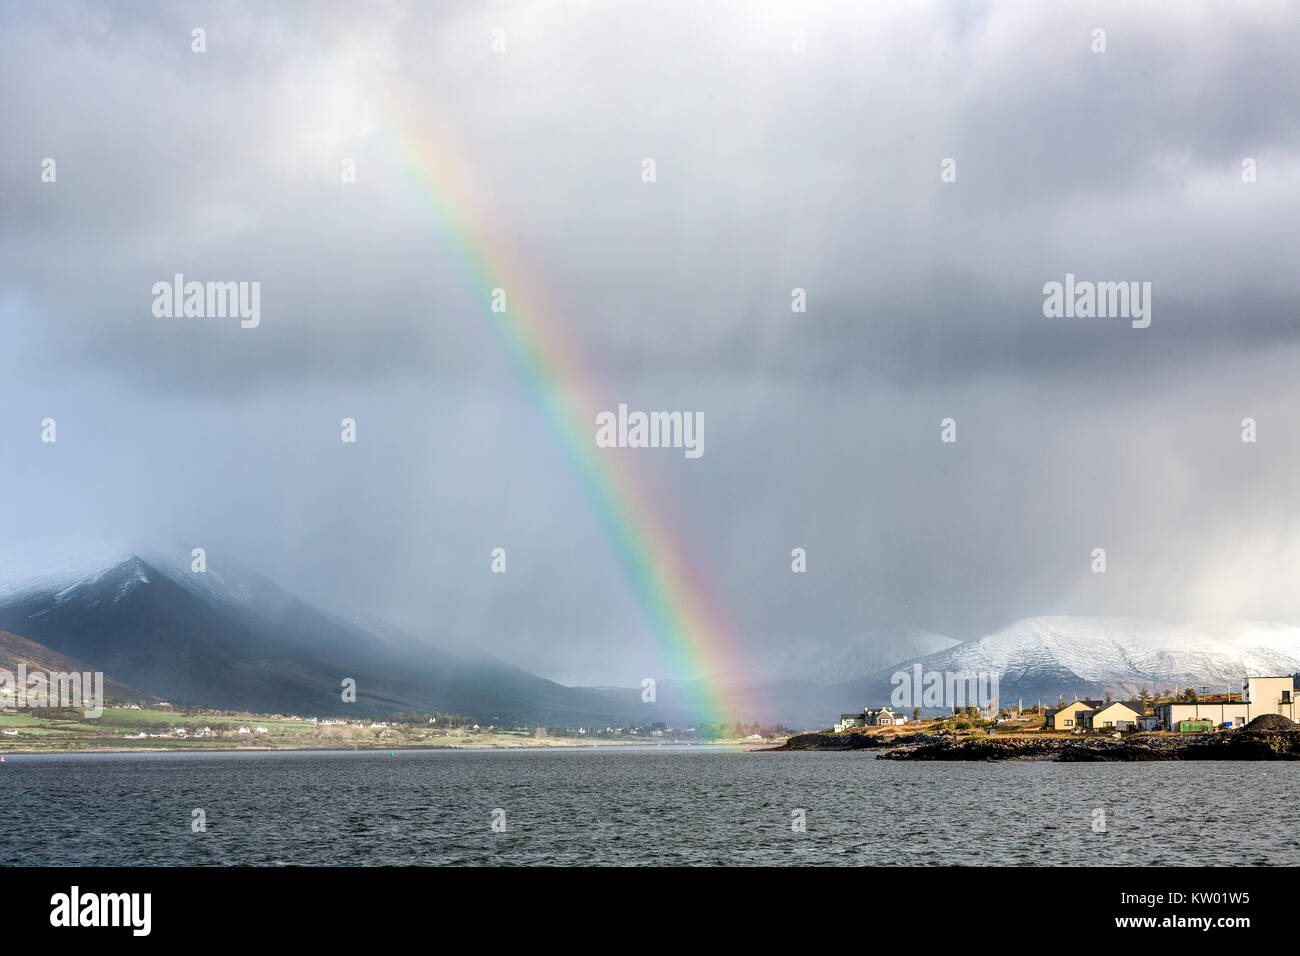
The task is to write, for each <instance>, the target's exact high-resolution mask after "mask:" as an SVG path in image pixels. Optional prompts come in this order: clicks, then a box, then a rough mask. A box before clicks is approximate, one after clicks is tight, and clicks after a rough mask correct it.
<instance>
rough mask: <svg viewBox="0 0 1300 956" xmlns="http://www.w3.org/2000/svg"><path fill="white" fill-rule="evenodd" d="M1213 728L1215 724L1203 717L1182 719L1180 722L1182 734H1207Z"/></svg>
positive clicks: (1179, 727)
mask: <svg viewBox="0 0 1300 956" xmlns="http://www.w3.org/2000/svg"><path fill="white" fill-rule="evenodd" d="M1213 729H1214V724H1213V723H1211V722H1210V721H1208V720H1205V719H1203V718H1197V719H1193V720H1180V721H1179V722H1178V732H1179V733H1180V734H1207V733H1209V732H1210V731H1211V730H1213Z"/></svg>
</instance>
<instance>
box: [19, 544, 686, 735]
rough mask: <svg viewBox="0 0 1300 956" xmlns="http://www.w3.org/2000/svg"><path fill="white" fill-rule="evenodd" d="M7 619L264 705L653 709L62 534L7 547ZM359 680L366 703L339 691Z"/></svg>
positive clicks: (577, 719) (95, 657)
mask: <svg viewBox="0 0 1300 956" xmlns="http://www.w3.org/2000/svg"><path fill="white" fill-rule="evenodd" d="M0 629H3V630H7V631H12V632H13V633H15V634H18V635H21V636H22V637H25V638H27V639H28V640H30V641H34V642H36V643H37V644H40V645H44V646H45V647H46V648H48V649H50V650H51V651H53V652H54V653H57V654H62V655H66V656H68V657H73V658H77V659H78V660H80V661H84V662H86V663H87V664H89V665H91V666H93V667H94V668H95V669H98V670H103V671H104V672H105V673H106V674H111V675H113V676H114V677H115V678H116V679H117V680H119V681H122V682H124V683H126V684H129V685H131V686H133V687H137V688H140V689H141V690H143V691H145V692H148V693H151V694H154V695H157V696H158V697H161V698H164V699H167V700H169V701H171V702H172V703H193V704H202V705H205V706H210V707H216V708H222V709H240V710H249V711H254V712H260V713H307V714H338V713H345V712H350V711H352V710H355V711H356V712H357V713H358V715H363V716H378V715H384V714H389V713H393V712H395V711H405V710H414V711H422V712H428V711H438V712H442V713H457V714H464V715H467V716H472V717H474V718H476V719H478V720H481V721H485V722H494V723H497V724H505V723H512V722H515V721H521V722H540V723H546V724H553V725H575V726H576V725H581V724H596V723H600V724H602V726H603V725H604V724H605V723H612V724H620V723H623V724H625V723H628V722H630V721H632V720H637V721H639V722H642V723H646V722H649V720H652V719H666V718H648V717H647V714H646V712H645V710H644V705H642V704H641V703H640V695H639V691H637V692H634V691H632V690H627V691H618V690H585V689H583V688H573V687H565V686H564V685H562V684H557V683H555V682H554V681H549V680H545V679H543V678H540V677H536V676H534V675H532V674H529V673H527V672H526V671H523V670H520V669H519V668H517V667H512V666H511V665H509V664H506V663H505V662H503V661H501V660H499V659H498V658H496V657H493V656H492V655H491V654H488V653H486V652H483V651H477V650H470V649H463V648H452V647H448V646H442V645H439V644H436V643H434V642H433V641H429V640H423V639H420V638H417V637H413V636H412V635H409V634H406V633H404V632H403V631H400V630H398V629H397V628H394V627H391V626H388V625H385V624H383V623H381V622H366V621H361V620H347V619H344V618H342V617H339V616H337V615H333V614H330V613H327V612H326V611H323V610H321V609H320V608H317V607H314V606H313V605H311V604H308V603H306V602H304V601H302V600H299V599H298V598H296V597H294V596H293V595H291V594H289V593H288V592H286V591H284V590H283V589H281V588H280V587H278V586H277V585H275V584H274V583H272V582H271V581H269V580H267V579H266V578H264V577H263V576H262V575H260V574H258V573H257V572H255V571H252V570H251V569H248V568H245V567H240V566H237V565H234V564H232V563H231V562H228V561H225V560H223V559H220V558H217V559H210V560H209V563H208V569H207V571H206V572H205V573H196V572H194V571H192V570H191V569H190V564H189V556H188V554H184V553H182V554H181V555H180V556H179V557H168V556H158V555H151V556H150V557H148V558H145V557H142V556H140V555H139V554H137V553H135V552H133V551H123V550H119V549H116V548H111V547H110V548H101V547H98V546H91V547H87V546H81V545H62V544H60V545H56V546H54V547H52V548H51V547H45V548H42V549H39V550H32V551H29V552H26V553H9V554H6V555H0ZM345 678H352V679H353V680H355V681H356V693H357V700H356V703H355V704H344V703H343V702H342V698H341V692H342V682H343V680H344V679H345Z"/></svg>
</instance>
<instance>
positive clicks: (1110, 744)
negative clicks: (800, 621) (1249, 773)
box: [766, 715, 1300, 763]
mask: <svg viewBox="0 0 1300 956" xmlns="http://www.w3.org/2000/svg"><path fill="white" fill-rule="evenodd" d="M1269 716H1270V717H1271V716H1273V715H1269ZM1280 719H1281V720H1282V721H1285V722H1286V723H1288V724H1290V723H1291V722H1290V721H1289V720H1287V719H1286V718H1280ZM952 727H953V724H952V722H951V720H950V719H940V720H929V721H917V722H915V723H909V724H904V725H901V726H895V727H854V728H850V729H848V730H845V731H842V732H840V733H834V732H831V731H821V732H817V733H810V734H797V735H795V736H792V737H790V738H789V739H788V740H786V741H785V742H784V743H783V744H781V745H780V746H778V747H770V748H767V749H766V752H768V753H776V752H781V751H787V752H788V751H847V750H866V751H876V752H878V754H877V755H878V756H879V758H880V759H883V760H978V761H1001V760H1051V761H1056V762H1061V763H1096V762H1135V761H1156V760H1300V724H1291V726H1290V727H1287V726H1285V725H1284V724H1281V723H1278V722H1276V721H1274V720H1268V719H1266V718H1259V719H1258V720H1257V721H1252V722H1251V724H1250V725H1247V726H1246V727H1241V728H1238V729H1236V730H1222V731H1217V732H1213V733H1169V732H1166V731H1138V732H1132V733H1126V734H1119V733H1111V734H1107V733H1092V734H1087V733H1072V732H1070V731H1055V730H1048V729H1045V728H1044V727H1042V726H1038V727H1034V728H1016V729H1014V730H1001V729H998V728H997V727H989V728H984V727H968V728H966V729H964V730H963V731H958V730H955V729H951V728H952Z"/></svg>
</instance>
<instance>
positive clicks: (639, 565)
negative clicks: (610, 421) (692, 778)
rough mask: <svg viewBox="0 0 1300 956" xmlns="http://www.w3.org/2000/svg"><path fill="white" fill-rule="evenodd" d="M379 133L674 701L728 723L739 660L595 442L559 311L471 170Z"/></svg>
mask: <svg viewBox="0 0 1300 956" xmlns="http://www.w3.org/2000/svg"><path fill="white" fill-rule="evenodd" d="M384 128H388V129H393V128H397V129H400V130H401V131H402V132H401V134H400V135H397V136H391V135H390V136H387V137H382V138H381V148H382V150H383V152H384V153H385V154H386V156H387V157H388V159H389V160H390V161H391V163H392V165H394V167H395V168H396V169H397V170H399V171H401V172H402V174H403V175H404V176H405V177H406V178H407V179H408V180H409V182H410V184H411V185H412V187H413V188H414V189H415V190H416V191H417V192H418V193H419V195H420V196H421V197H422V199H423V201H424V202H425V204H426V205H427V206H428V207H429V210H430V211H431V212H432V214H433V218H432V223H433V225H434V226H435V227H436V229H437V231H438V233H439V239H440V241H441V245H442V246H443V248H444V249H445V250H446V251H447V252H448V253H450V254H451V255H453V256H455V257H456V259H457V265H458V266H459V268H460V270H461V273H462V274H463V275H464V277H465V279H466V281H467V282H469V283H471V284H472V286H473V287H474V290H475V291H476V292H477V293H480V294H481V295H482V301H483V315H484V316H485V317H486V324H487V325H488V326H489V328H490V330H491V332H492V334H493V337H494V338H495V340H496V341H497V342H498V343H499V344H500V346H501V347H502V349H503V350H504V351H505V352H506V353H507V355H508V356H509V358H510V361H511V363H512V365H513V366H514V368H515V369H516V371H517V372H518V374H519V375H520V377H521V379H522V382H523V383H524V386H525V388H526V391H527V392H528V394H529V395H530V397H531V398H532V399H533V401H534V403H535V406H536V409H537V411H538V414H539V415H540V417H541V419H542V421H543V423H544V425H545V426H546V427H547V428H548V429H549V431H550V432H551V433H552V435H553V437H554V440H555V441H556V442H557V443H558V446H559V447H560V449H561V450H562V452H563V454H564V457H565V458H566V459H567V461H568V462H569V464H570V465H571V466H572V470H573V473H574V475H575V477H576V478H577V480H578V482H579V484H580V486H581V489H582V490H583V491H584V492H585V494H586V496H587V498H588V499H589V500H590V502H591V505H592V507H593V509H594V511H595V515H596V518H597V519H598V523H599V525H600V526H601V528H602V529H603V531H604V533H605V535H606V537H607V538H608V540H609V543H610V545H611V547H612V549H613V551H614V553H615V554H616V555H617V557H618V559H619V562H620V564H621V565H622V567H623V570H624V571H625V573H626V576H627V579H628V582H629V584H630V585H631V588H632V590H633V592H634V593H635V595H636V596H637V598H638V600H639V602H640V604H641V607H642V608H643V611H644V613H645V615H646V617H647V619H648V622H649V624H650V626H651V628H652V629H653V631H654V633H655V635H656V636H657V639H658V640H659V641H660V644H661V647H662V649H663V651H664V653H665V654H666V656H667V657H668V659H669V660H670V661H672V663H673V664H674V665H675V667H676V669H677V670H678V672H679V673H686V674H696V675H700V677H701V679H699V680H696V681H693V682H692V683H691V684H690V685H687V686H689V687H690V688H692V690H691V691H690V692H689V699H688V700H686V701H684V702H683V703H685V704H686V705H687V706H689V707H690V708H691V710H692V711H693V712H694V713H695V714H696V715H697V716H698V718H699V719H700V720H701V721H707V722H712V723H717V722H719V721H723V720H732V719H734V718H733V717H732V716H731V714H729V713H728V710H729V708H728V705H727V703H726V701H725V700H724V698H723V695H722V692H721V688H720V687H719V686H718V685H717V683H716V682H715V681H714V680H712V677H713V676H714V675H717V674H721V673H724V672H726V671H729V670H733V669H734V668H735V667H736V664H735V662H736V661H738V660H739V659H740V658H739V656H738V654H737V644H736V640H735V636H734V633H733V632H732V631H731V630H729V629H728V628H727V627H725V626H724V625H723V622H722V617H721V615H720V614H719V611H718V608H717V607H716V605H715V604H714V602H713V601H712V600H711V599H710V596H709V594H708V593H707V592H706V591H705V589H704V587H703V579H702V577H701V575H700V574H699V573H698V571H697V570H696V569H694V568H693V567H692V566H691V564H690V562H689V560H688V558H687V555H686V552H685V549H684V548H683V546H682V543H681V541H680V540H679V539H678V538H677V537H676V536H674V535H673V534H671V533H670V529H671V528H672V527H673V524H672V522H671V521H670V520H669V518H668V516H667V514H666V511H665V509H664V508H663V507H662V506H658V505H657V504H656V503H655V502H654V501H652V500H651V498H650V496H649V495H647V494H646V493H645V492H644V490H643V489H642V488H641V486H640V485H639V483H638V481H637V476H636V475H635V474H634V472H633V470H632V469H631V468H630V467H628V461H627V459H628V457H629V456H627V455H626V454H620V453H619V451H618V450H617V449H600V448H598V447H597V446H596V443H595V415H596V412H597V411H599V410H600V405H599V403H598V402H597V401H596V400H595V398H594V394H593V389H592V387H591V385H590V383H591V382H593V378H592V376H591V375H590V374H588V372H587V370H586V367H585V365H584V363H583V361H582V352H581V350H580V348H579V347H578V345H577V343H576V342H575V341H574V340H573V338H572V337H571V336H570V335H569V330H568V329H567V328H566V326H565V324H564V323H563V322H561V321H559V320H558V319H557V318H556V317H557V316H558V315H559V314H560V310H559V309H558V308H556V307H555V305H554V303H553V302H552V301H551V300H550V298H549V297H548V296H547V294H546V290H545V289H544V288H543V287H542V284H541V283H540V282H539V281H536V280H534V279H533V278H531V273H532V270H530V269H528V268H527V267H526V266H525V264H524V263H522V262H520V260H519V258H518V257H517V256H516V255H515V254H514V252H513V250H512V249H511V248H510V246H509V243H508V242H507V241H506V239H505V238H504V237H505V236H506V235H507V234H508V233H507V231H506V230H505V229H502V228H488V226H487V224H486V223H487V221H488V219H489V216H488V214H487V213H486V212H485V211H484V210H485V209H486V207H487V204H486V203H485V202H482V201H480V200H481V199H482V197H483V196H484V194H483V193H482V192H471V186H472V185H473V184H474V177H473V174H472V171H471V170H470V169H469V168H468V167H467V166H466V165H464V164H463V163H461V162H459V161H458V160H457V158H456V157H455V156H453V155H452V154H451V153H449V152H448V151H447V150H445V149H442V148H440V147H439V144H437V143H435V142H433V141H432V140H431V139H430V138H429V137H427V136H421V135H420V134H419V132H418V131H419V128H420V127H419V124H418V123H416V122H402V123H400V124H396V125H394V124H388V123H386V124H384ZM470 197H474V200H471V198H470ZM471 202H472V204H473V209H472V212H471V208H470V207H471ZM503 277H507V278H503ZM495 287H501V288H505V289H506V295H507V308H506V311H504V312H495V311H493V310H492V309H491V308H490V305H489V304H490V301H491V290H492V289H493V288H495Z"/></svg>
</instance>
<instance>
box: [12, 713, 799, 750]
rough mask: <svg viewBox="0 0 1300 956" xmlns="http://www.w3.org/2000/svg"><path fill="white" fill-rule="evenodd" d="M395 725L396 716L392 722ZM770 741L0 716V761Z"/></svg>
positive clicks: (387, 721) (430, 719)
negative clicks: (90, 755)
mask: <svg viewBox="0 0 1300 956" xmlns="http://www.w3.org/2000/svg"><path fill="white" fill-rule="evenodd" d="M395 718H396V719H395ZM780 739H781V738H780V737H768V738H766V739H761V740H755V739H753V738H752V737H749V738H733V737H681V736H673V735H672V734H671V733H665V732H663V731H659V732H657V733H656V732H655V731H653V730H646V731H644V732H642V731H641V730H632V729H630V728H629V729H620V730H616V731H605V730H602V731H600V732H596V731H594V730H593V731H591V732H586V733H578V732H577V731H576V730H572V729H560V728H551V729H550V730H547V729H544V728H531V727H529V728H523V727H520V728H508V727H482V726H480V725H477V724H475V723H474V722H473V721H472V720H467V719H466V718H460V717H448V716H445V715H438V716H435V715H428V714H419V715H416V714H405V715H392V716H390V717H388V718H376V719H373V720H372V719H370V718H366V719H357V718H346V719H345V718H311V717H296V716H284V715H282V714H273V715H265V714H252V713H245V712H241V711H233V712H232V711H215V710H207V709H199V708H187V709H183V710H182V709H172V708H159V707H145V708H138V709H137V708H127V707H105V708H104V712H103V715H102V716H100V717H98V718H87V717H85V716H84V715H83V714H82V712H81V711H78V710H54V709H39V710H34V711H16V712H5V711H0V756H8V755H11V754H42V753H61V754H67V753H169V752H177V753H180V752H191V753H193V752H213V753H217V752H234V751H268V750H283V751H310V750H375V751H379V750H391V751H397V750H512V749H529V750H536V749H549V748H563V747H569V748H573V747H579V748H583V749H596V748H602V747H626V746H633V745H639V746H681V747H685V746H705V745H710V746H712V745H734V746H742V745H747V746H750V747H753V746H754V745H756V744H771V743H773V742H775V741H777V740H780Z"/></svg>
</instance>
